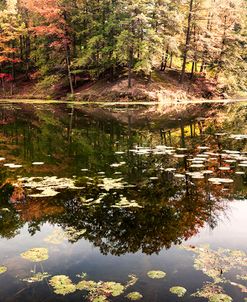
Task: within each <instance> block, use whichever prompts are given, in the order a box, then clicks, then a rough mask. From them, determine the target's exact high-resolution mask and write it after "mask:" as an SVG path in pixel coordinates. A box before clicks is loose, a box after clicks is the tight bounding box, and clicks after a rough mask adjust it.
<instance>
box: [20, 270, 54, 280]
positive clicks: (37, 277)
mask: <svg viewBox="0 0 247 302" xmlns="http://www.w3.org/2000/svg"><path fill="white" fill-rule="evenodd" d="M50 276H51V275H49V274H48V273H47V272H44V273H37V274H34V275H33V276H31V277H28V278H24V279H22V281H25V282H28V283H34V282H41V281H43V280H44V279H46V278H49V277H50Z"/></svg>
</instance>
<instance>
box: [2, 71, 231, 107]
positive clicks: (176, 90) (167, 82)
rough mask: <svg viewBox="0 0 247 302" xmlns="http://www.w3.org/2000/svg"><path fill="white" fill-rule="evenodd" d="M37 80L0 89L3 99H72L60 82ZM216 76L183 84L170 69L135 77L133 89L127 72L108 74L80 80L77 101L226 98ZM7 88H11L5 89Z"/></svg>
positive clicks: (203, 76) (197, 76)
mask: <svg viewBox="0 0 247 302" xmlns="http://www.w3.org/2000/svg"><path fill="white" fill-rule="evenodd" d="M36 84H37V82H36V81H35V80H32V79H30V80H29V81H24V80H23V79H22V78H20V79H19V81H17V83H16V86H15V87H14V89H13V94H12V95H11V96H10V95H9V94H8V93H6V94H4V93H3V92H2V91H0V98H12V99H62V100H67V99H69V97H68V95H69V93H68V88H67V87H63V86H62V85H61V84H57V85H53V86H52V87H51V88H50V89H43V90H40V89H37V85H36ZM217 89H218V87H217V85H216V83H215V81H214V80H213V79H211V80H209V79H207V78H206V77H205V75H204V74H200V73H197V74H195V75H194V78H193V80H191V79H190V78H189V76H188V77H187V79H185V81H184V83H183V84H181V83H179V72H178V71H177V70H175V69H168V70H167V71H166V72H165V73H164V72H161V71H159V70H156V71H154V72H153V74H152V78H151V80H148V79H147V78H145V77H141V76H134V77H133V79H132V88H128V79H127V76H126V74H122V75H121V76H119V77H118V78H117V79H115V80H113V81H110V80H109V79H108V78H107V77H105V78H103V79H100V80H97V81H89V80H84V81H83V80H81V79H79V80H78V79H77V85H76V88H75V100H78V101H90V102H95V101H104V102H105V101H159V102H161V103H165V102H167V101H169V102H173V101H176V102H177V101H185V100H198V99H215V98H217V99H220V98H227V96H226V95H224V94H222V93H221V94H220V93H219V92H218V90H217ZM6 91H8V90H7V89H6Z"/></svg>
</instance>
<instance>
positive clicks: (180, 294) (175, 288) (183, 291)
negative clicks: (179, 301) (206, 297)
mask: <svg viewBox="0 0 247 302" xmlns="http://www.w3.org/2000/svg"><path fill="white" fill-rule="evenodd" d="M170 292H171V293H172V294H174V295H177V296H178V297H183V296H184V295H185V294H186V292H187V289H186V288H184V287H181V286H173V287H171V288H170Z"/></svg>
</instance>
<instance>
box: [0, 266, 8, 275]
mask: <svg viewBox="0 0 247 302" xmlns="http://www.w3.org/2000/svg"><path fill="white" fill-rule="evenodd" d="M7 270H8V269H7V267H6V266H0V275H1V274H3V273H6V272H7Z"/></svg>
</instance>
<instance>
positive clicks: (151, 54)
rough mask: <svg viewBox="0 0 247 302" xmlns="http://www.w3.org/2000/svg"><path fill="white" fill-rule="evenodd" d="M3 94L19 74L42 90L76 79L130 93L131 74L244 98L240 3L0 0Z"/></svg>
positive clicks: (246, 20) (218, 0) (221, 0)
mask: <svg viewBox="0 0 247 302" xmlns="http://www.w3.org/2000/svg"><path fill="white" fill-rule="evenodd" d="M0 10H1V11H0V78H1V81H2V87H3V89H4V87H5V86H4V83H5V82H6V81H9V82H11V83H14V81H15V79H16V77H17V76H18V75H19V74H25V77H26V79H28V78H30V77H37V78H38V79H39V82H40V83H41V85H42V84H43V85H45V84H46V83H49V84H55V83H57V82H58V81H63V82H64V85H67V87H68V88H69V89H70V92H71V93H73V92H74V89H73V87H74V85H75V81H76V78H77V77H78V76H80V77H86V78H89V79H99V78H100V77H104V76H106V75H107V76H109V78H110V79H114V78H115V77H117V75H119V74H120V73H126V76H128V86H129V87H131V85H132V77H133V74H134V73H139V74H142V75H144V76H146V77H147V78H149V79H151V76H152V72H153V70H154V69H157V68H159V69H160V70H162V71H165V70H166V69H167V68H168V67H173V68H175V69H176V70H180V82H183V81H184V80H185V78H186V79H187V78H193V77H195V76H196V75H197V73H201V74H202V73H203V74H205V75H206V76H208V77H212V78H214V79H215V80H217V81H218V82H221V81H223V82H225V83H227V84H228V86H229V87H234V89H239V90H246V84H247V83H246V76H245V73H246V70H247V68H246V63H247V59H246V57H247V51H246V45H247V44H246V23H247V18H246V0H234V1H233V0H128V1H127V0H97V1H96V0H90V1H88V0H72V1H68V0H39V1H38V0H6V1H4V0H2V1H0Z"/></svg>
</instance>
